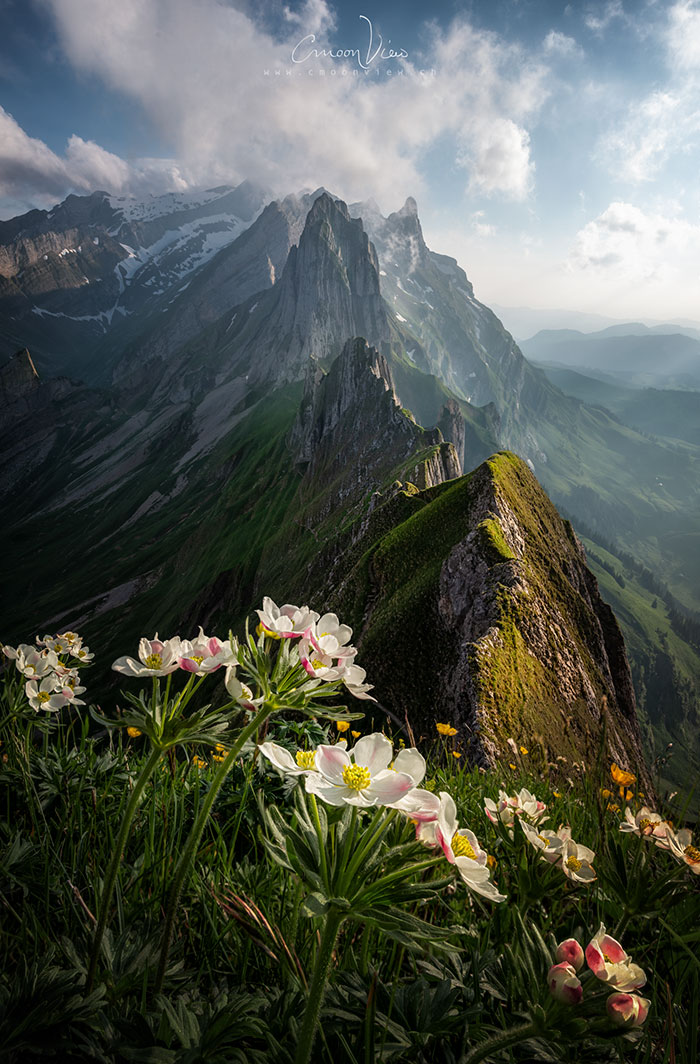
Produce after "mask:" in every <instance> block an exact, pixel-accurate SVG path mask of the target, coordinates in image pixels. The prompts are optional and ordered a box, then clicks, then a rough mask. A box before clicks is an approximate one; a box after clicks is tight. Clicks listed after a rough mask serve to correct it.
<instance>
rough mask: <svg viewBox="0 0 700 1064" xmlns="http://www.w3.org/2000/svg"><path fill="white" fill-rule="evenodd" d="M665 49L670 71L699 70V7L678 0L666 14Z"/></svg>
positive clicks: (692, 3) (685, 0) (689, 0)
mask: <svg viewBox="0 0 700 1064" xmlns="http://www.w3.org/2000/svg"><path fill="white" fill-rule="evenodd" d="M666 47H667V49H668V53H669V61H670V64H671V67H672V69H681V70H691V71H692V70H699V69H700V7H698V4H697V3H694V2H692V0H680V2H679V3H676V4H673V5H672V6H671V8H670V9H669V13H668V29H667V32H666Z"/></svg>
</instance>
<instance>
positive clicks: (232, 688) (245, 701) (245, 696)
mask: <svg viewBox="0 0 700 1064" xmlns="http://www.w3.org/2000/svg"><path fill="white" fill-rule="evenodd" d="M224 686H225V687H226V690H227V691H228V693H229V694H230V695H231V698H232V699H233V701H234V702H238V704H239V705H241V706H243V708H244V709H255V708H256V707H257V706H260V705H262V703H263V696H262V695H261V696H260V697H259V698H253V692H252V691H251V689H250V687H248V684H247V683H242V682H241V681H240V680H239V679H238V677H237V676H236V666H235V665H227V666H226V675H225V679H224Z"/></svg>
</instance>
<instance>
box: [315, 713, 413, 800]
mask: <svg viewBox="0 0 700 1064" xmlns="http://www.w3.org/2000/svg"><path fill="white" fill-rule="evenodd" d="M392 754H393V748H392V745H391V743H390V742H389V740H388V739H387V738H386V736H384V735H381V734H380V733H379V732H375V733H374V734H373V735H363V736H362V738H361V739H358V740H357V742H356V743H355V745H354V747H353V748H352V750H351V751H350V752H348V751H347V750H345V749H344V748H343V747H342V746H341V745H340V743H336V744H335V745H334V746H325V745H324V746H319V747H317V749H316V768H317V769H318V773H313V774H310V775H308V776H307V777H306V790H307V791H308V793H309V794H316V795H318V797H319V798H322V799H323V801H324V802H328V803H329V804H330V805H343V804H348V805H357V806H361V807H368V806H372V805H391V804H392V803H394V802H397V801H398V800H399V799H400V798H402V797H403V795H405V794H407V793H408V792H409V791H410V790H412V789H413V778H412V777H411V776H409V774H408V773H407V772H395V771H393V770H392V769H390V768H389V767H388V765H389V762H390V761H391V758H392Z"/></svg>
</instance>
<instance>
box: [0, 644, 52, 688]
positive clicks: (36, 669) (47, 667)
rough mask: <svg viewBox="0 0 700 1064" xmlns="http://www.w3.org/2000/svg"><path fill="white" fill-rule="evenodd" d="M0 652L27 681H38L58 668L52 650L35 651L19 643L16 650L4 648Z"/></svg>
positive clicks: (27, 645)
mask: <svg viewBox="0 0 700 1064" xmlns="http://www.w3.org/2000/svg"><path fill="white" fill-rule="evenodd" d="M2 650H3V654H4V655H5V657H6V658H10V660H11V661H14V663H15V666H16V668H17V670H18V671H19V672H21V673H22V675H23V676H25V677H26V678H27V679H28V680H40V679H42V677H44V676H47V675H49V674H50V673H52V672H53V671H54V670H55V669H56V668H57V667H58V656H57V654H56V652H55V651H54V650H37V649H36V647H32V646H29V644H28V643H20V645H19V646H18V647H17V648H16V649H15V648H14V647H11V646H4V647H3V648H2Z"/></svg>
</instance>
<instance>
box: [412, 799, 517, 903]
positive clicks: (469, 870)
mask: <svg viewBox="0 0 700 1064" xmlns="http://www.w3.org/2000/svg"><path fill="white" fill-rule="evenodd" d="M417 836H418V838H419V839H420V840H421V842H424V843H426V844H427V845H430V846H440V847H441V849H442V852H443V853H444V854H445V857H446V858H447V860H448V861H449V862H450V864H453V865H454V866H455V868H456V869H457V871H458V872H459V874H460V876H461V878H462V879H463V881H464V883H465V885H466V886H467V887H468V888H469V890H473V891H474V892H475V893H476V894H481V895H482V897H484V898H489V899H490V900H491V901H505V900H506V895H505V894H500V893H499V891H498V888H497V887H496V885H495V884H494V883H492V882H491V870H490V869H489V867H488V854H487V853H486V851H485V850H482V848H481V846H480V844H479V840H478V839H477V837H476V835H475V834H474V832H473V831H470V830H469V829H468V828H460V827H459V821H458V820H457V806H456V805H455V802H454V799H453V798H452V796H451V795H450V794H448V793H447V792H446V791H441V792H440V808H439V811H438V816H437V819H436V820H428V821H423V822H422V823H419V825H418V829H417Z"/></svg>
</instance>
